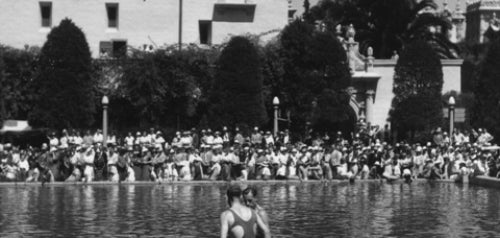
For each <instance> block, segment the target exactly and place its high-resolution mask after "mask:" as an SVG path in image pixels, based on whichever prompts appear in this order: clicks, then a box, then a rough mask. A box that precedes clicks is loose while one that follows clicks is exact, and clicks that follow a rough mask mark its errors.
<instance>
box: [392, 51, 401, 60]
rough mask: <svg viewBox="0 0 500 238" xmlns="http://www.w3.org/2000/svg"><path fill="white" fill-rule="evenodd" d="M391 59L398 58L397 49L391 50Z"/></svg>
mask: <svg viewBox="0 0 500 238" xmlns="http://www.w3.org/2000/svg"><path fill="white" fill-rule="evenodd" d="M391 59H393V60H398V59H399V55H398V52H397V51H393V52H392V57H391Z"/></svg>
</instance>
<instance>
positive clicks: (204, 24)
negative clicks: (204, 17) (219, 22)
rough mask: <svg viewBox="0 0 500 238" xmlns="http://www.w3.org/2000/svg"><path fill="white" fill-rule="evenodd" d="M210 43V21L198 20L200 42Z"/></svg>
mask: <svg viewBox="0 0 500 238" xmlns="http://www.w3.org/2000/svg"><path fill="white" fill-rule="evenodd" d="M211 43H212V22H211V21H200V44H205V45H210V44H211Z"/></svg>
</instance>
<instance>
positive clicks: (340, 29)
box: [335, 24, 342, 35]
mask: <svg viewBox="0 0 500 238" xmlns="http://www.w3.org/2000/svg"><path fill="white" fill-rule="evenodd" d="M335 33H336V34H337V35H341V34H342V26H341V25H340V24H338V25H337V26H336V27H335Z"/></svg>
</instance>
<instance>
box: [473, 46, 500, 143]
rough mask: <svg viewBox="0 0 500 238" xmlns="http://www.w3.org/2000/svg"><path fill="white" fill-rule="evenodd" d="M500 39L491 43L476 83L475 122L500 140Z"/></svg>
mask: <svg viewBox="0 0 500 238" xmlns="http://www.w3.org/2000/svg"><path fill="white" fill-rule="evenodd" d="M498 75H500V39H497V40H495V41H493V42H492V43H491V45H490V46H489V50H488V52H487V54H486V58H485V59H484V61H483V62H482V63H481V70H480V73H479V77H478V79H477V82H476V83H475V85H474V94H475V98H476V100H475V106H474V110H473V123H474V125H475V126H477V127H485V128H488V129H489V131H490V132H492V135H493V136H494V137H495V138H496V139H497V140H498V138H500V123H499V122H500V103H499V102H500V81H499V80H498Z"/></svg>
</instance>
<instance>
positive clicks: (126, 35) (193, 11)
mask: <svg viewBox="0 0 500 238" xmlns="http://www.w3.org/2000/svg"><path fill="white" fill-rule="evenodd" d="M44 1H45V2H52V26H56V25H58V24H59V22H60V21H61V20H63V19H64V18H66V17H67V18H70V19H72V20H73V22H75V24H76V25H77V26H79V27H80V28H82V30H83V32H84V33H85V35H86V37H87V41H88V43H89V46H90V48H91V51H92V55H93V56H94V57H97V56H98V55H99V42H100V41H111V40H127V44H128V45H130V46H132V47H140V46H142V45H143V44H147V45H155V44H156V45H158V46H162V45H165V44H176V43H177V42H178V31H179V28H178V26H179V0H107V1H106V0H52V1H50V0H44ZM39 2H40V1H37V0H0V9H1V10H2V14H0V22H2V23H3V24H0V44H5V45H9V46H12V47H16V48H23V47H24V45H26V44H27V45H30V46H34V45H37V46H42V45H43V43H44V42H45V40H46V37H47V34H48V32H49V31H50V28H43V27H41V13H40V6H39ZM221 2H224V1H220V0H183V30H182V34H183V35H182V38H183V43H199V42H200V36H199V20H211V19H212V17H213V14H214V4H215V3H221ZM246 2H249V3H252V4H256V8H255V15H254V18H253V22H213V23H212V43H213V44H219V43H222V42H223V41H224V40H226V39H228V34H232V35H238V34H243V33H252V34H260V33H262V32H267V31H270V30H273V29H282V28H283V27H284V26H285V25H286V24H287V10H288V5H287V0H252V1H248V0H232V2H231V3H233V4H245V3H246ZM106 3H118V4H119V14H118V16H119V17H118V19H119V20H118V21H119V23H118V24H119V26H118V29H117V30H115V29H110V28H108V27H107V22H108V20H107V13H106V7H105V4H106Z"/></svg>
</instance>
